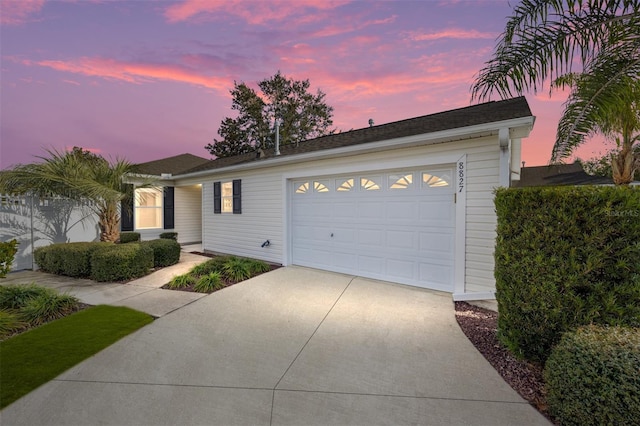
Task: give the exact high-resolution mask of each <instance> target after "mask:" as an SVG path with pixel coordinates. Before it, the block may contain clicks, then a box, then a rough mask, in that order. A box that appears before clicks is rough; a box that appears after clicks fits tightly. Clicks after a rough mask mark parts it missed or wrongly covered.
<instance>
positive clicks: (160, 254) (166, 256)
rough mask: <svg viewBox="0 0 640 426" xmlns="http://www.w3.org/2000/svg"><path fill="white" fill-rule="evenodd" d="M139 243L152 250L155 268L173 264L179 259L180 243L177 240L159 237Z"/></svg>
mask: <svg viewBox="0 0 640 426" xmlns="http://www.w3.org/2000/svg"><path fill="white" fill-rule="evenodd" d="M140 244H141V245H143V246H148V247H150V248H151V249H152V250H153V266H154V267H156V268H159V267H164V266H170V265H175V264H176V263H178V262H179V261H180V244H178V242H177V241H174V240H167V239H164V240H163V239H160V240H150V241H143V242H141V243H140Z"/></svg>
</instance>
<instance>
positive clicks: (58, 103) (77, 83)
mask: <svg viewBox="0 0 640 426" xmlns="http://www.w3.org/2000/svg"><path fill="white" fill-rule="evenodd" d="M512 3H516V2H514V1H512ZM511 11H512V7H511V6H509V2H508V1H507V0H473V1H457V0H441V1H440V0H422V1H362V0H358V1H346V0H344V1H343V0H309V1H306V0H296V1H293V0H289V1H279V0H263V1H234V0H227V1H214V0H211V1H208V0H183V1H151V0H145V1H143V0H139V1H107V0H105V1H101V0H55V1H53V0H51V1H48V0H0V19H1V21H0V43H1V45H0V47H1V49H0V52H1V53H0V54H1V57H0V61H1V72H2V75H1V85H2V87H1V89H0V90H1V93H0V108H1V109H0V113H1V116H0V125H1V133H0V142H1V146H0V169H4V168H7V167H9V166H11V165H15V164H18V163H29V162H33V161H38V160H37V158H35V156H42V155H46V153H45V151H44V149H45V148H48V149H51V148H54V149H57V150H63V149H67V148H71V147H73V146H81V147H83V148H85V149H89V150H91V151H93V152H96V153H99V154H101V155H103V156H105V157H107V158H115V157H119V158H126V159H127V160H129V161H131V162H134V163H139V162H145V161H150V160H155V159H159V158H163V157H168V156H172V155H177V154H181V153H185V152H189V153H192V154H195V155H199V156H203V157H207V158H209V157H210V155H209V153H208V151H206V150H205V149H204V146H205V145H207V144H208V143H210V142H212V140H213V138H214V137H218V135H217V130H218V126H219V124H220V122H221V120H222V119H223V118H224V117H226V116H233V111H232V110H231V98H230V95H229V90H230V89H231V88H232V87H233V83H234V81H237V82H240V81H244V82H246V83H247V84H249V85H251V86H253V87H256V84H255V83H256V82H257V81H260V80H262V79H265V78H268V77H270V76H272V75H274V74H275V73H276V72H277V71H278V70H280V71H281V72H282V73H283V74H284V75H286V76H287V77H293V78H295V79H300V80H302V79H309V80H310V82H311V86H312V90H313V91H315V90H316V89H321V90H322V91H323V92H325V93H326V95H327V96H326V101H327V103H328V104H329V105H332V106H333V107H334V117H333V119H334V126H335V128H336V129H338V130H343V131H346V130H350V129H357V128H362V127H366V126H367V125H368V120H369V119H370V118H371V119H373V120H374V122H375V123H376V124H384V123H388V122H392V121H396V120H402V119H406V118H410V117H416V116H420V115H425V114H431V113H436V112H440V111H445V110H449V109H454V108H459V107H464V106H468V105H470V104H471V97H470V90H469V88H470V86H471V84H472V82H473V81H474V76H475V75H476V74H477V72H478V71H479V70H480V69H481V68H482V67H483V64H484V63H485V61H487V60H489V58H490V57H491V54H492V51H493V48H494V46H495V43H496V39H497V37H498V36H499V35H500V33H501V32H502V30H503V29H504V25H505V22H506V17H507V16H509V15H510V14H511ZM526 96H527V100H528V101H529V104H530V107H531V110H532V111H533V114H534V115H535V116H536V117H537V118H536V124H535V126H534V130H533V132H532V133H531V136H530V137H529V138H528V139H526V140H525V141H524V143H523V160H524V161H526V163H527V165H542V164H546V163H547V162H548V161H549V157H550V154H551V148H552V146H553V141H554V139H555V128H556V125H557V123H558V119H559V117H560V113H561V111H562V103H563V102H564V100H565V99H566V94H562V93H553V95H552V96H551V97H550V96H549V92H548V90H543V91H542V92H540V93H538V94H534V93H529V94H527V95H526ZM474 103H475V102H474ZM608 148H610V146H609V145H605V143H604V142H603V140H602V138H598V139H597V140H596V139H594V140H593V141H591V142H590V143H589V144H587V145H585V146H584V147H582V148H581V149H580V151H578V154H579V156H580V157H582V158H590V157H592V156H594V155H597V154H600V153H604V152H605V151H606V150H607V149H608Z"/></svg>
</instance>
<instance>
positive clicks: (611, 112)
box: [551, 73, 640, 185]
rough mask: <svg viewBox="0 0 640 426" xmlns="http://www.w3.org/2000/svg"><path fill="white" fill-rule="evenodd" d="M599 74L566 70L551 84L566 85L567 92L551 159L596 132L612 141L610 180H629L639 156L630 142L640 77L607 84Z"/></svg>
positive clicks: (637, 135)
mask: <svg viewBox="0 0 640 426" xmlns="http://www.w3.org/2000/svg"><path fill="white" fill-rule="evenodd" d="M600 75H601V74H573V73H572V74H567V75H565V76H562V77H560V78H558V79H557V80H556V81H555V82H554V84H553V85H554V87H567V86H568V87H570V88H571V94H570V95H569V98H568V100H567V102H566V103H565V110H564V113H563V115H562V118H561V119H560V122H559V123H558V132H557V139H556V144H555V146H554V147H553V153H552V156H551V159H552V161H557V160H560V159H562V158H566V157H568V156H569V155H570V154H571V152H572V151H573V150H574V149H575V148H576V147H577V146H579V145H580V144H582V143H583V142H584V141H585V140H586V139H587V138H588V137H590V136H593V135H594V134H596V133H600V134H603V135H605V136H606V137H608V138H609V139H612V140H614V141H615V142H616V145H617V146H618V149H619V151H618V152H617V154H615V155H613V156H612V157H611V160H612V163H611V169H612V175H613V181H614V183H616V184H617V185H626V184H629V183H630V182H632V181H633V178H634V174H635V171H636V170H637V169H638V166H639V164H638V163H640V157H638V154H637V153H636V152H635V150H634V144H635V143H636V142H637V141H638V140H640V81H638V80H633V79H630V78H623V79H620V80H618V81H616V82H615V83H614V84H610V83H609V82H607V81H602V80H601V77H600Z"/></svg>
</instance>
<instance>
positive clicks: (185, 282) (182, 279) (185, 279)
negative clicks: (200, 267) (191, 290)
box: [167, 274, 196, 290]
mask: <svg viewBox="0 0 640 426" xmlns="http://www.w3.org/2000/svg"><path fill="white" fill-rule="evenodd" d="M195 283H196V278H195V277H194V276H193V275H190V274H184V275H178V276H175V277H173V278H172V279H171V281H169V284H167V288H169V289H171V290H177V289H181V288H185V287H189V286H192V285H194V284H195Z"/></svg>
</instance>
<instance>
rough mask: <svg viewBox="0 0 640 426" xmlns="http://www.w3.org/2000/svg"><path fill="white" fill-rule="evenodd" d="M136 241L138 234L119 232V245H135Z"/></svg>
mask: <svg viewBox="0 0 640 426" xmlns="http://www.w3.org/2000/svg"><path fill="white" fill-rule="evenodd" d="M137 241H140V233H139V232H121V233H120V244H126V243H135V242H137Z"/></svg>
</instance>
